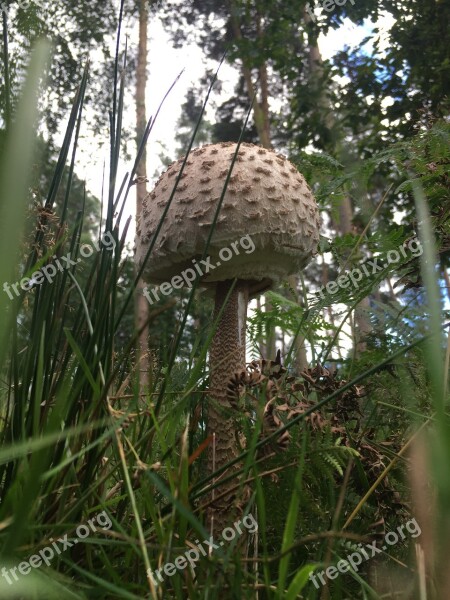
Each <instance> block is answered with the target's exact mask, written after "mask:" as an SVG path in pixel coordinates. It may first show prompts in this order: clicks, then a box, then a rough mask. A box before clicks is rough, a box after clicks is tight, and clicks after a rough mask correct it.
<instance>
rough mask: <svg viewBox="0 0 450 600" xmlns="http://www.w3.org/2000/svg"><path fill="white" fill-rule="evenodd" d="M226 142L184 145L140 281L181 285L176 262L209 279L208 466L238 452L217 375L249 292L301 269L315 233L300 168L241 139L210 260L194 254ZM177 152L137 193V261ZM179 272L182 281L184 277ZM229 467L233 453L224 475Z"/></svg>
mask: <svg viewBox="0 0 450 600" xmlns="http://www.w3.org/2000/svg"><path fill="white" fill-rule="evenodd" d="M235 152H236V144H235V143H232V142H224V143H219V144H210V145H206V146H203V147H200V148H197V149H195V150H193V151H192V152H191V153H190V154H189V156H188V159H187V161H186V164H185V167H184V169H183V173H182V175H181V179H180V181H179V182H178V186H177V189H176V191H175V194H174V197H173V199H172V202H171V205H170V207H169V209H168V212H167V215H166V217H165V220H164V222H163V224H162V227H161V230H160V232H159V235H158V236H157V239H156V240H155V244H154V247H153V251H152V254H151V256H150V258H149V260H148V261H147V264H146V267H145V270H144V273H143V277H144V279H145V280H146V281H148V282H151V283H160V284H162V283H164V282H169V281H171V280H172V283H173V284H174V285H173V287H178V288H180V287H182V285H183V284H182V283H181V284H180V280H181V281H183V279H182V277H181V274H182V273H183V272H188V273H191V272H194V273H198V276H199V277H201V281H200V283H201V285H202V286H205V287H212V288H214V289H215V307H214V319H216V317H217V316H218V315H219V313H220V311H221V310H222V309H223V312H222V315H221V318H220V321H219V323H218V326H217V330H216V332H215V334H214V337H213V339H212V343H211V346H210V358H209V361H210V363H209V364H210V386H209V405H208V423H207V428H208V434H209V435H213V440H214V443H213V447H210V450H209V456H208V470H209V472H210V473H211V472H213V471H214V470H217V469H219V468H220V467H222V466H224V465H226V464H227V463H228V462H230V461H231V460H233V459H235V458H236V457H237V456H238V455H239V444H238V442H237V436H236V431H235V425H234V421H233V419H232V418H231V417H230V416H229V415H230V410H229V403H228V401H227V383H228V382H229V380H230V379H231V378H232V377H233V375H234V374H235V373H236V372H237V371H239V370H242V369H243V368H245V325H246V315H247V304H248V300H249V297H250V296H253V295H255V294H258V293H260V292H262V291H265V290H267V289H269V288H270V287H272V286H273V285H274V284H275V283H276V282H278V281H280V280H282V279H284V278H286V277H287V276H288V275H291V274H293V273H298V272H299V271H300V270H302V269H303V267H304V266H305V264H306V263H307V262H308V261H309V259H310V258H311V256H312V255H314V254H315V249H316V247H317V243H318V241H319V224H320V221H319V214H318V208H317V204H316V202H315V200H314V197H313V195H312V193H311V190H310V189H309V187H308V185H307V183H306V181H305V179H304V177H303V176H302V175H301V174H300V173H299V172H298V171H297V169H296V168H295V167H294V165H293V164H292V163H290V162H289V161H288V160H287V159H286V158H285V157H284V156H281V155H279V154H276V153H275V152H273V151H271V150H266V149H264V148H261V147H259V146H255V145H253V144H246V143H243V144H241V145H240V147H239V150H238V152H237V157H236V161H235V163H234V165H233V169H232V173H231V176H230V179H229V182H228V186H227V189H226V192H225V195H224V198H223V203H222V206H221V209H220V213H219V217H218V219H217V222H216V226H215V229H214V232H213V234H212V237H211V241H210V245H209V248H208V256H209V257H210V260H208V261H204V263H207V264H204V263H201V262H200V260H201V259H202V257H203V253H204V250H205V245H206V242H207V239H208V236H209V233H210V229H211V226H212V223H213V220H214V214H215V211H216V210H217V206H218V203H219V201H220V198H221V195H222V193H223V188H224V183H225V179H226V177H227V175H228V173H229V170H230V166H231V164H232V160H233V157H234V155H235ZM183 161H184V159H180V160H178V161H177V162H175V163H173V164H172V165H171V166H170V167H169V168H168V169H167V170H166V172H165V173H164V174H163V175H162V176H161V177H160V179H159V181H158V182H157V184H156V186H155V188H154V190H153V191H152V192H151V193H150V194H149V195H148V196H147V197H146V198H145V200H144V203H143V212H142V216H141V218H140V222H139V224H138V231H137V233H138V236H137V240H138V241H137V252H136V260H137V262H138V264H139V265H142V262H143V260H144V258H145V256H146V254H147V251H148V247H149V244H150V243H151V242H152V241H153V237H154V234H155V231H156V228H157V226H158V224H159V222H160V219H161V216H162V213H163V211H164V209H165V208H166V206H167V203H168V201H169V199H170V196H171V193H172V191H173V187H174V184H175V181H176V180H177V176H178V175H179V172H180V169H181V165H182V164H183ZM244 240H246V243H245V246H244V243H243V242H244ZM224 249H228V250H227V251H226V252H225V251H224ZM251 250H253V251H251ZM230 251H231V252H230ZM187 270H189V271H187ZM200 273H201V275H200ZM190 276H192V275H190ZM196 276H197V275H196ZM184 281H185V283H187V282H186V278H184ZM175 284H176V285H175ZM227 296H228V302H227V303H226V306H224V302H225V300H226V298H227ZM227 409H228V410H227ZM238 468H239V465H238V464H236V463H235V464H234V466H232V467H230V470H227V471H226V472H225V473H224V475H229V474H230V472H233V471H236V470H237V469H238ZM221 477H222V475H221ZM234 485H235V483H234V482H231V483H230V482H228V483H226V484H223V485H222V486H219V487H218V488H216V492H215V493H216V496H218V497H219V496H220V499H218V501H216V502H213V503H212V506H211V508H210V511H209V513H208V521H209V525H211V523H212V522H213V520H214V522H215V526H217V527H219V526H221V525H223V526H225V525H226V523H227V522H228V521H229V519H231V518H233V517H234V515H235V514H236V510H237V500H236V502H235V503H234V504H233V498H232V497H231V494H227V489H229V488H231V487H233V486H234Z"/></svg>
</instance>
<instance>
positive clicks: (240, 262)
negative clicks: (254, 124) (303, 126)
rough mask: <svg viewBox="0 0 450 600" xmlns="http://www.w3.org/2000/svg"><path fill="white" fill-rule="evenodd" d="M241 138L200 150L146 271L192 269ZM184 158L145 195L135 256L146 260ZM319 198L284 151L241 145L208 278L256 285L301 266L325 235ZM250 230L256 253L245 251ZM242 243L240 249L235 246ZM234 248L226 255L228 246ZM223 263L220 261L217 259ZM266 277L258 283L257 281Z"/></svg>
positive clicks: (155, 278) (169, 273) (149, 274)
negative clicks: (243, 240) (321, 232)
mask: <svg viewBox="0 0 450 600" xmlns="http://www.w3.org/2000/svg"><path fill="white" fill-rule="evenodd" d="M235 151H236V144H235V143H232V142H224V143H220V144H210V145H207V146H203V147H201V148H197V149H196V150H193V151H192V152H191V153H190V155H189V157H188V160H187V162H186V165H185V168H184V170H183V173H182V176H181V179H180V182H179V184H178V187H177V190H176V192H175V195H174V197H173V200H172V203H171V205H170V208H169V210H168V213H167V215H166V218H165V220H164V223H163V226H162V228H161V231H160V233H159V235H158V237H157V239H156V243H155V246H154V247H153V251H152V253H151V255H150V258H149V259H148V261H147V265H146V269H145V271H144V274H143V277H144V279H146V280H147V281H149V282H153V283H162V282H164V281H168V280H170V279H171V278H172V277H173V276H175V275H179V274H180V273H181V271H183V270H184V269H187V268H192V267H193V264H192V260H193V259H197V260H198V259H200V258H201V257H202V255H203V251H204V248H205V245H206V241H207V239H208V235H209V232H210V228H211V225H212V222H213V218H214V214H215V211H216V209H217V205H218V203H219V200H220V197H221V194H222V191H223V187H224V183H225V179H226V177H227V174H228V171H229V169H230V165H231V161H232V159H233V156H234V153H235ZM182 163H183V159H180V160H178V161H176V162H174V163H173V164H172V165H170V167H169V168H168V169H167V171H166V172H165V173H163V175H162V176H161V177H160V179H159V180H158V182H157V184H156V186H155V188H154V190H153V191H152V192H151V193H150V194H149V195H148V196H147V197H146V198H145V199H144V203H143V211H142V216H141V219H140V222H139V223H138V228H137V234H138V235H137V252H136V260H137V262H138V264H139V265H141V264H142V261H143V260H144V258H145V255H146V252H147V250H148V247H149V244H150V243H151V240H152V239H153V236H154V233H155V231H156V228H157V226H158V223H159V221H160V219H161V216H162V213H163V211H164V209H165V207H166V205H167V203H168V201H169V198H170V195H171V193H172V190H173V187H174V185H175V181H176V179H177V175H178V173H179V172H180V169H181V165H182ZM319 225H320V219H319V213H318V209H317V204H316V202H315V200H314V197H313V195H312V193H311V190H310V189H309V187H308V185H307V184H306V181H305V179H304V177H303V176H302V175H301V174H300V173H299V172H298V171H297V169H296V168H295V167H294V165H293V164H292V163H290V162H289V161H288V160H287V159H286V158H285V157H284V156H281V155H278V154H276V153H275V152H272V151H270V150H266V149H264V148H261V147H259V146H255V145H253V144H245V143H243V144H241V146H240V148H239V152H238V156H237V159H236V162H235V164H234V166H233V171H232V174H231V178H230V181H229V184H228V187H227V190H226V192H225V196H224V200H223V204H222V207H221V209H220V213H219V217H218V220H217V223H216V227H215V230H214V233H213V236H212V239H211V244H210V246H209V248H208V255H209V256H210V257H211V264H212V265H214V266H215V268H214V270H212V269H211V270H210V271H209V273H207V274H204V276H203V277H202V284H203V285H208V284H211V283H214V282H216V281H223V280H226V279H234V278H235V277H237V278H239V279H246V280H250V281H252V282H253V283H254V285H253V291H256V290H258V289H259V290H260V289H264V288H267V287H270V286H271V285H272V284H273V283H275V282H277V281H279V280H280V279H283V278H284V277H286V276H287V275H291V274H293V273H296V272H298V271H300V270H301V269H302V268H303V267H304V265H305V264H306V263H307V262H308V261H309V259H310V258H311V256H312V255H314V254H315V253H316V247H317V242H318V241H319ZM246 235H249V236H250V237H251V239H252V240H253V243H254V245H255V248H256V249H255V251H254V252H252V253H250V252H248V248H247V252H246V251H244V250H243V248H242V247H241V246H240V244H239V240H240V238H242V237H243V236H246ZM232 242H236V247H237V249H238V250H239V254H237V252H235V251H234V250H233V249H232V248H231V243H232ZM224 247H228V248H230V250H231V251H232V252H233V256H232V258H231V259H230V260H227V261H226V262H224V261H223V260H222V261H221V260H220V258H219V252H220V250H221V249H222V248H224ZM217 263H220V265H218V264H217ZM257 282H259V283H257Z"/></svg>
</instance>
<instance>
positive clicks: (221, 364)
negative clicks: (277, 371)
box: [208, 280, 249, 531]
mask: <svg viewBox="0 0 450 600" xmlns="http://www.w3.org/2000/svg"><path fill="white" fill-rule="evenodd" d="M232 285H233V281H232V280H227V281H220V282H218V283H217V287H216V295H215V306H214V320H215V319H217V317H218V315H219V313H220V311H221V309H222V307H223V305H224V303H225V301H226V299H227V295H228V293H229V292H230V288H231V286H232ZM248 297H249V284H248V282H246V281H242V280H238V281H237V282H236V284H235V286H234V288H233V290H232V291H231V293H230V294H229V296H228V301H227V302H226V306H225V307H224V309H223V312H222V316H221V318H220V321H219V323H218V326H217V329H216V333H215V335H214V337H213V339H212V342H211V347H210V394H209V395H210V401H209V406H208V435H209V436H211V435H213V434H215V435H214V438H213V443H212V444H211V445H210V450H209V452H208V473H212V472H213V471H215V470H217V469H219V468H220V467H223V466H224V465H226V464H227V463H228V462H230V461H231V460H233V459H234V458H236V457H237V456H238V455H239V453H240V452H239V446H238V442H237V432H236V426H235V422H234V420H233V419H232V418H230V417H229V416H228V415H226V414H224V411H227V412H229V407H230V405H229V402H228V400H227V385H228V382H229V381H230V379H231V378H232V376H233V375H234V373H236V371H239V370H240V369H243V368H245V325H246V317H247V304H248ZM238 469H239V464H238V463H235V464H234V465H232V466H231V467H230V468H229V469H227V470H226V471H224V472H223V473H221V474H220V475H219V478H223V477H225V476H228V475H230V473H232V472H233V471H237V470H238ZM235 485H236V482H235V481H229V482H227V483H226V484H224V485H219V486H217V487H216V488H215V489H214V490H213V492H212V497H211V500H212V504H211V507H210V509H209V511H208V526H209V528H210V530H212V529H214V530H215V531H221V530H222V529H223V528H224V527H225V526H226V525H227V523H229V522H230V521H231V519H232V518H234V514H235V513H236V510H237V508H238V507H237V505H236V503H233V498H231V497H230V496H228V495H224V496H222V497H221V498H220V499H218V500H217V501H216V502H214V500H213V499H214V497H215V496H221V495H222V494H223V493H224V492H226V489H227V487H229V488H232V487H233V486H235Z"/></svg>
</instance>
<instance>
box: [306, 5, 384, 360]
mask: <svg viewBox="0 0 450 600" xmlns="http://www.w3.org/2000/svg"><path fill="white" fill-rule="evenodd" d="M303 17H304V19H305V22H306V24H308V23H310V22H311V17H310V16H309V14H308V13H307V12H306V10H304V12H303ZM309 67H310V73H311V74H312V75H314V82H316V83H317V85H319V84H320V83H319V82H320V79H321V78H322V76H323V66H322V56H321V54H320V50H319V46H318V44H317V39H316V38H313V37H312V34H310V36H309ZM319 105H320V107H321V108H322V110H323V113H324V121H325V124H326V126H327V127H328V129H329V130H330V132H334V140H333V144H334V146H335V149H337V150H338V151H339V145H340V141H341V140H340V139H339V138H340V136H339V135H337V134H336V131H335V130H336V120H335V118H334V115H333V112H332V110H331V106H330V103H329V100H328V98H327V96H326V94H325V93H322V94H321V95H320V99H319ZM352 220H353V206H352V202H351V199H350V197H349V196H348V195H346V196H344V198H343V200H342V203H341V204H340V206H339V223H337V224H336V225H337V229H338V230H339V231H340V233H341V234H342V235H345V234H347V233H351V232H352V230H353V227H352ZM369 308H370V302H369V298H364V299H363V300H362V301H361V302H360V304H358V306H357V307H356V309H355V319H354V321H355V328H354V339H355V347H356V351H357V353H359V352H362V351H364V350H365V349H366V342H365V338H366V337H367V335H368V334H369V333H370V332H371V331H372V325H371V323H370V320H369V317H368V310H369Z"/></svg>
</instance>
